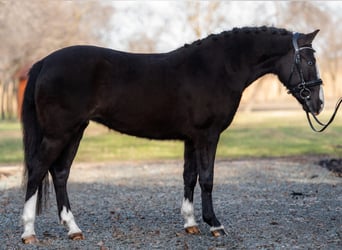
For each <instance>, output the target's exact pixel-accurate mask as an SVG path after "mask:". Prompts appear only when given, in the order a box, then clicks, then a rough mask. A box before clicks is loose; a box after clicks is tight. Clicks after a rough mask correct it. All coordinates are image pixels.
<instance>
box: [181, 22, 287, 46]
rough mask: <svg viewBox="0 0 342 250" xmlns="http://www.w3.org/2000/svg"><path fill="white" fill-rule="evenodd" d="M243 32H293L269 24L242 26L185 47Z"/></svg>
mask: <svg viewBox="0 0 342 250" xmlns="http://www.w3.org/2000/svg"><path fill="white" fill-rule="evenodd" d="M241 34H255V35H257V34H271V35H281V36H286V35H291V34H292V32H291V31H288V30H286V29H279V28H275V27H267V26H261V27H242V28H233V29H232V30H230V31H223V32H221V33H219V34H211V35H209V36H207V37H205V38H202V39H198V40H196V41H194V42H192V43H191V44H185V45H184V47H185V48H188V47H193V46H199V45H201V44H202V43H204V42H207V41H217V40H220V39H229V38H231V37H233V36H237V35H241Z"/></svg>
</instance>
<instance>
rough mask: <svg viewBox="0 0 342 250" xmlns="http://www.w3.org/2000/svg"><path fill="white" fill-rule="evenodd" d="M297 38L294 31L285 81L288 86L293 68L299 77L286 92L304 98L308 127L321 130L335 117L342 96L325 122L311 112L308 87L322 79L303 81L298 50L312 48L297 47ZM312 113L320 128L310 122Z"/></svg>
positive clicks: (316, 130) (319, 83)
mask: <svg viewBox="0 0 342 250" xmlns="http://www.w3.org/2000/svg"><path fill="white" fill-rule="evenodd" d="M298 38H299V33H294V34H293V36H292V45H293V48H294V51H295V52H294V62H293V64H292V68H291V73H290V76H289V79H288V81H287V84H288V86H289V84H290V82H291V80H292V77H293V74H294V72H295V69H296V70H297V73H298V75H299V77H300V82H299V83H298V84H297V85H296V86H295V87H293V88H289V90H288V93H289V94H293V95H294V94H296V93H299V96H300V98H301V99H302V100H304V102H305V104H306V105H307V107H308V108H309V110H310V112H309V111H305V112H306V117H307V119H308V122H309V124H310V127H311V129H312V130H313V131H315V132H323V131H324V130H325V129H326V128H327V127H328V126H329V125H330V124H331V123H332V122H333V120H334V118H335V115H336V113H337V110H338V109H339V107H340V105H341V103H342V98H340V99H339V100H338V102H337V104H336V107H335V111H334V113H333V115H332V116H331V118H330V119H329V121H328V122H327V123H322V122H321V121H319V120H318V118H317V117H316V115H315V112H313V111H312V110H311V105H310V103H309V100H310V98H311V90H310V88H312V87H315V86H319V85H321V84H322V83H323V82H322V79H321V78H319V77H317V79H315V80H310V81H305V79H304V74H303V70H302V66H301V64H300V62H301V55H300V51H302V50H305V49H309V50H313V51H314V49H313V48H312V47H310V46H304V47H299V46H298ZM309 114H311V115H312V117H313V118H314V120H315V121H316V122H317V123H318V124H319V125H320V126H322V128H320V129H316V128H315V127H314V126H313V124H312V122H311V119H310V115H309Z"/></svg>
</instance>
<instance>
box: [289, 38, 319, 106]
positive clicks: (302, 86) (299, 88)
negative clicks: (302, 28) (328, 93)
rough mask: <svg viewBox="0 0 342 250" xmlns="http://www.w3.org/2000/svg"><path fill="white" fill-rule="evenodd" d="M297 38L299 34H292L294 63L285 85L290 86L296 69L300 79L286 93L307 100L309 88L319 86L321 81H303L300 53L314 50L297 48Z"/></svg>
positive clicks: (309, 95)
mask: <svg viewBox="0 0 342 250" xmlns="http://www.w3.org/2000/svg"><path fill="white" fill-rule="evenodd" d="M298 38H299V33H294V34H293V36H292V45H293V48H294V50H295V53H294V62H293V64H292V69H291V74H290V77H289V80H288V81H287V83H288V85H289V84H290V82H291V80H292V76H293V73H294V72H295V69H297V73H298V75H299V77H300V83H298V84H297V85H296V86H295V87H293V88H291V89H289V91H288V93H289V94H295V93H299V96H300V98H302V99H303V100H308V99H310V97H311V90H310V88H311V87H314V86H318V85H321V84H322V79H320V78H318V79H316V80H311V81H305V79H304V75H303V70H302V66H301V64H300V61H301V56H300V51H302V50H305V49H310V50H314V49H313V48H312V47H309V46H305V47H301V48H299V46H298Z"/></svg>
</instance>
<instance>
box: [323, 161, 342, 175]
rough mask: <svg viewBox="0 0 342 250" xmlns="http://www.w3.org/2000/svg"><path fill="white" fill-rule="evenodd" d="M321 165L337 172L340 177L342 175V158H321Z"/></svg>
mask: <svg viewBox="0 0 342 250" xmlns="http://www.w3.org/2000/svg"><path fill="white" fill-rule="evenodd" d="M319 165H320V166H322V167H324V168H326V169H328V170H329V171H331V172H333V173H335V174H336V175H337V176H338V177H342V159H341V158H340V159H325V160H320V161H319Z"/></svg>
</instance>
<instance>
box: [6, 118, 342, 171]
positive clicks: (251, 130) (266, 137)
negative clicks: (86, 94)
mask: <svg viewBox="0 0 342 250" xmlns="http://www.w3.org/2000/svg"><path fill="white" fill-rule="evenodd" d="M326 113H329V114H330V112H326ZM322 119H323V120H327V117H325V116H323V117H322ZM341 134H342V118H341V115H339V114H338V115H337V117H336V119H335V121H334V123H333V124H332V125H331V126H330V127H329V128H328V129H327V130H326V131H325V132H323V133H314V132H312V131H311V129H310V128H309V126H308V124H307V121H306V119H305V115H304V113H303V112H253V113H238V114H237V115H236V117H235V119H234V122H233V124H232V125H231V126H230V127H229V129H227V130H226V131H224V132H223V133H222V135H221V138H220V142H219V146H218V150H217V158H219V159H223V158H224V159H227V158H229V159H232V158H243V157H285V156H303V155H326V156H341V152H338V149H339V150H340V148H341V144H342V139H341ZM21 140H22V139H21V128H20V124H19V123H17V122H1V123H0V164H1V165H5V164H20V163H22V161H23V152H22V142H21ZM182 157H183V144H182V143H181V142H177V141H155V140H146V139H140V138H136V137H132V136H127V135H122V134H119V133H116V132H113V131H109V130H108V129H107V128H105V127H103V126H101V125H98V124H95V123H91V124H90V126H89V127H88V128H87V130H86V132H85V135H84V137H83V140H82V142H81V145H80V148H79V151H78V154H77V157H76V161H78V162H106V161H115V160H166V159H182Z"/></svg>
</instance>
